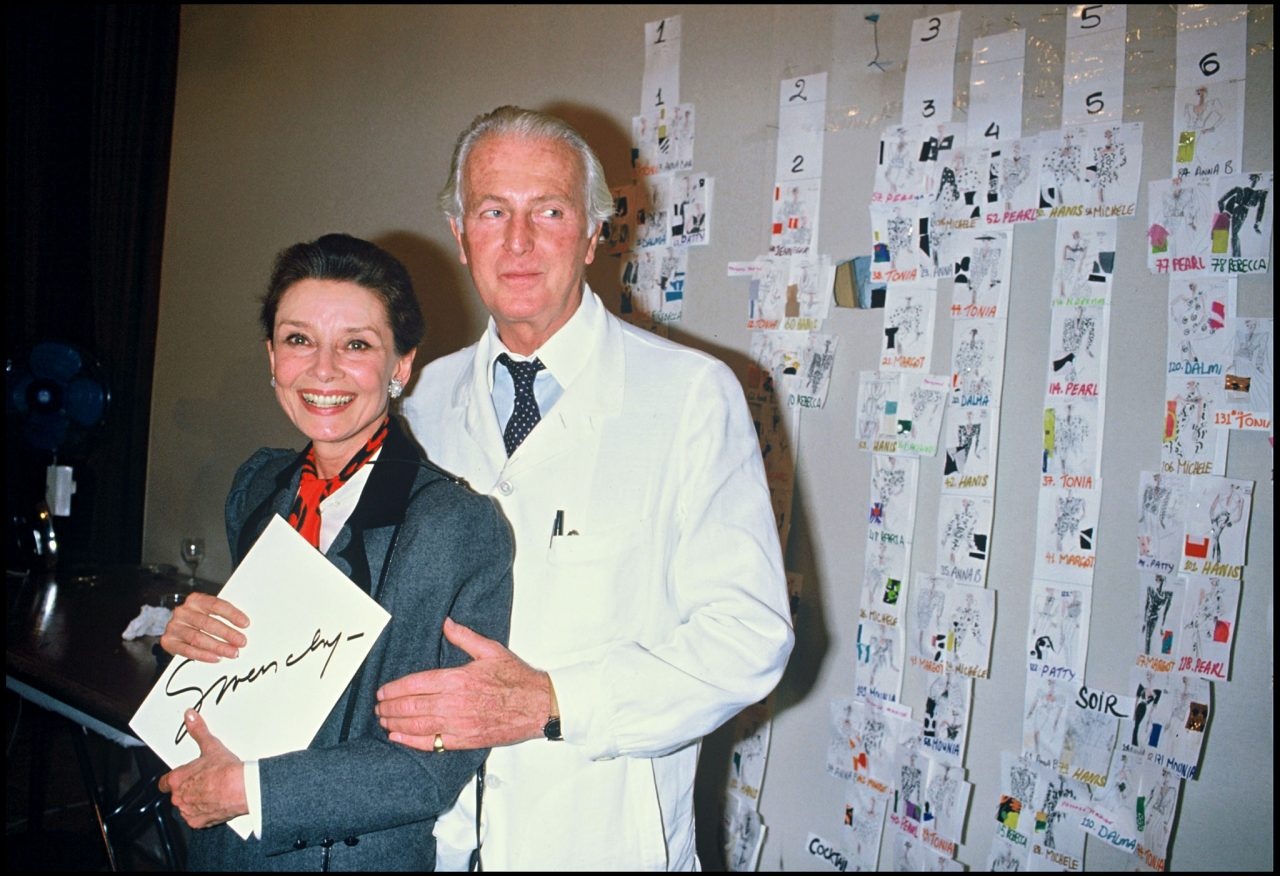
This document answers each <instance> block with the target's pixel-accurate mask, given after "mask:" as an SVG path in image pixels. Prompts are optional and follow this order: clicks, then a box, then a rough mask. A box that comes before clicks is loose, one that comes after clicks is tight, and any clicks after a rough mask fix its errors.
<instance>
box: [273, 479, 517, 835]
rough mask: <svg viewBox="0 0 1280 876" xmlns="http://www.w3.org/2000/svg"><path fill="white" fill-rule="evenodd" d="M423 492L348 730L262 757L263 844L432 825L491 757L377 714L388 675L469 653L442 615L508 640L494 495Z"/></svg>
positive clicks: (507, 558)
mask: <svg viewBox="0 0 1280 876" xmlns="http://www.w3.org/2000/svg"><path fill="white" fill-rule="evenodd" d="M424 492H425V493H426V494H427V497H426V498H423V497H422V496H418V497H417V498H415V499H414V500H413V501H412V502H411V506H410V511H409V514H408V515H407V517H406V522H405V524H404V528H403V531H402V532H401V533H400V536H399V539H398V541H397V547H396V554H395V557H394V558H393V560H392V563H393V566H392V568H391V569H390V571H389V580H388V583H387V584H386V585H385V587H386V591H384V592H385V593H386V598H385V599H384V598H382V597H381V595H380V601H382V602H383V604H384V605H386V606H387V607H388V610H390V611H391V612H392V622H391V624H389V625H388V628H387V630H386V631H385V632H384V636H387V635H388V634H389V638H388V640H387V643H386V651H385V654H384V656H383V658H382V660H381V662H380V664H379V666H378V668H377V670H376V671H375V672H372V673H371V672H368V671H367V669H368V666H366V672H365V673H364V674H363V675H362V678H361V681H360V689H359V690H357V691H352V692H351V693H352V695H354V696H356V697H357V700H356V704H355V708H354V713H353V715H354V717H353V722H352V730H351V733H350V736H349V737H348V739H347V740H346V741H345V742H340V743H337V744H333V745H329V746H320V747H312V748H309V749H307V750H305V751H298V752H293V753H290V754H285V755H281V756H279V757H272V758H267V759H265V760H263V761H261V762H260V770H261V778H262V812H263V837H262V841H263V843H264V844H265V851H266V853H267V854H275V853H279V852H285V851H289V850H290V849H293V848H295V847H297V845H296V844H297V843H298V841H299V840H302V841H305V842H306V843H308V844H313V843H322V842H323V841H325V840H326V839H328V840H337V841H342V840H344V839H346V838H347V837H352V836H355V837H358V836H360V835H362V834H366V833H370V832H373V831H378V830H385V829H387V828H392V827H397V826H400V825H405V824H409V823H413V822H428V823H427V824H425V825H424V826H423V827H422V828H421V829H423V830H426V831H428V832H430V830H431V828H430V824H429V822H430V821H431V820H433V819H434V818H435V817H436V816H437V815H438V814H440V813H441V812H443V811H445V810H446V809H448V808H449V807H450V806H452V805H453V803H454V801H455V800H456V799H457V796H458V793H459V791H460V790H461V789H462V788H463V786H464V785H466V783H467V782H468V781H469V780H470V778H471V777H472V776H473V775H474V774H475V772H476V770H477V769H478V768H479V766H480V764H481V763H483V761H484V759H485V757H486V756H487V755H488V749H479V750H474V751H447V752H443V753H441V754H435V753H434V752H430V751H426V752H423V751H417V750H415V749H412V748H408V747H406V746H403V745H398V744H395V743H392V742H390V741H389V740H388V738H387V735H386V732H385V731H384V730H383V729H382V727H381V726H380V725H379V724H378V720H377V717H376V716H375V715H374V713H373V708H374V705H375V704H376V696H375V695H376V691H377V688H378V687H379V686H380V685H382V684H384V683H386V682H387V681H390V680H392V679H395V678H399V677H401V676H403V675H406V674H408V673H411V672H418V671H421V670H424V669H436V668H440V667H443V666H455V665H459V664H462V663H465V662H466V661H468V660H469V659H470V658H469V657H468V656H467V655H466V654H465V653H464V652H462V651H461V650H459V649H456V648H454V647H453V646H452V645H450V644H449V643H448V642H447V641H446V640H445V639H444V637H443V633H442V631H441V625H442V623H443V619H444V617H445V616H446V615H447V616H450V617H452V618H454V619H455V620H457V621H458V622H460V623H463V624H466V625H467V626H469V627H472V628H473V629H476V630H477V631H478V632H480V633H481V634H483V635H486V636H489V637H491V638H494V639H497V640H499V641H502V642H505V641H506V640H507V634H508V629H509V624H510V615H511V563H512V557H513V550H514V549H513V540H512V537H511V534H510V530H509V528H508V526H507V523H506V521H505V519H504V518H503V517H502V516H501V513H500V512H499V510H498V507H497V505H496V503H494V502H493V500H491V499H489V498H488V497H484V496H478V495H475V494H473V493H470V492H469V491H466V490H465V489H464V488H462V487H459V486H457V485H455V484H451V483H447V482H437V483H436V484H432V485H430V486H428V487H427V488H426V490H425V491H424ZM433 494H435V495H433ZM441 496H443V497H445V498H446V501H444V502H441V501H440V497H441ZM393 589H394V591H395V592H394V593H392V592H390V591H392V590H393ZM388 603H390V604H388ZM372 656H373V655H371V659H372ZM344 703H345V699H344V700H340V701H339V705H338V707H337V709H336V710H335V711H337V710H340V709H342V708H343V705H344ZM330 720H333V716H332V715H331V716H330ZM334 738H336V734H335V735H334ZM313 745H314V744H313Z"/></svg>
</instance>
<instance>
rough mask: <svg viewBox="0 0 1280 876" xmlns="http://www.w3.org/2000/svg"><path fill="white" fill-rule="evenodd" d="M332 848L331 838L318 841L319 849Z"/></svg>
mask: <svg viewBox="0 0 1280 876" xmlns="http://www.w3.org/2000/svg"><path fill="white" fill-rule="evenodd" d="M332 847H333V839H332V837H325V838H324V839H322V840H320V848H322V849H329V848H332Z"/></svg>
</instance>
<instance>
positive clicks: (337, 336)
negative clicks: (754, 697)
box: [267, 279, 414, 477]
mask: <svg viewBox="0 0 1280 876" xmlns="http://www.w3.org/2000/svg"><path fill="white" fill-rule="evenodd" d="M413 354H414V351H413V350H410V351H409V352H408V353H406V354H405V355H403V356H401V355H398V354H397V353H396V350H395V339H394V336H393V334H392V331H391V324H390V322H389V320H388V319H387V310H386V306H385V305H384V304H383V303H382V300H381V299H380V298H379V297H378V296H377V295H376V294H374V293H373V292H370V291H369V290H368V289H366V288H364V287H363V286H360V285H357V284H356V283H351V282H347V281H339V280H314V279H306V280H299V281H298V282H297V283H294V284H293V285H292V286H290V287H289V289H288V290H287V291H286V292H285V293H284V295H283V296H282V297H281V299H280V304H279V307H278V309H277V311H276V321H275V328H274V331H273V332H272V335H271V340H269V341H267V357H268V359H269V360H270V362H271V373H272V375H273V376H274V377H275V381H276V399H277V400H278V401H279V402H280V407H282V408H284V412H285V413H286V414H288V415H289V419H290V420H292V421H293V424H294V425H295V426H297V427H298V430H299V431H301V432H302V434H304V435H306V436H307V437H308V438H310V439H311V441H312V442H313V443H314V446H315V452H316V468H317V470H318V472H319V474H320V476H321V477H333V476H335V475H336V474H337V473H338V472H339V471H340V470H341V468H342V466H343V465H344V464H345V463H346V462H347V460H348V459H350V458H351V457H352V456H353V455H354V454H355V452H356V451H357V450H358V449H359V448H360V447H361V446H363V444H364V442H365V441H367V440H368V439H369V438H371V437H372V436H373V434H374V432H375V431H377V427H378V425H379V424H380V423H381V422H382V417H383V415H384V414H385V413H386V412H387V404H388V400H387V385H388V383H389V382H390V381H391V378H392V377H397V378H399V379H400V381H401V382H402V383H407V382H408V381H409V375H410V372H411V369H412V366H413Z"/></svg>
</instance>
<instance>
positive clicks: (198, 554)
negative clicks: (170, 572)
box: [182, 535, 204, 587]
mask: <svg viewBox="0 0 1280 876" xmlns="http://www.w3.org/2000/svg"><path fill="white" fill-rule="evenodd" d="M203 559H204V539H203V538H201V537H199V536H194V535H188V536H184V537H183V539H182V562H184V563H186V564H187V566H189V567H190V568H191V580H190V582H188V583H190V584H191V586H192V587H194V586H195V584H196V567H197V566H199V565H200V561H201V560H203Z"/></svg>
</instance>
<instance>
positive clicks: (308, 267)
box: [258, 234, 423, 356]
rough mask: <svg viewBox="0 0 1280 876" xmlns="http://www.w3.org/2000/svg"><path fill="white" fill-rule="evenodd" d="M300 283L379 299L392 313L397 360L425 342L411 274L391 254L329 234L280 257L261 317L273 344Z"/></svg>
mask: <svg viewBox="0 0 1280 876" xmlns="http://www.w3.org/2000/svg"><path fill="white" fill-rule="evenodd" d="M300 280H340V281H345V282H349V283H355V284H356V285H357V286H362V287H364V288H365V289H368V290H369V291H370V292H372V293H373V294H374V295H377V296H378V298H379V299H380V300H381V301H382V305H383V307H385V308H386V310H387V321H388V322H390V323H391V332H392V334H393V335H394V337H395V343H396V355H398V356H403V355H404V354H405V353H408V352H409V351H410V350H412V349H413V348H414V347H416V346H418V344H419V343H421V342H422V332H423V321H422V309H421V308H420V307H418V299H417V296H415V295H414V294H413V281H412V280H410V279H409V272H408V271H406V270H405V269H404V265H402V264H400V260H399V259H397V258H396V257H395V256H393V255H392V254H391V253H389V252H387V251H386V250H384V249H382V248H381V247H379V246H377V245H376V244H372V243H370V242H369V241H367V240H361V239H360V238H358V237H352V236H351V235H349V234H326V235H325V236H324V237H319V238H316V239H315V240H313V241H311V242H310V243H295V244H294V245H293V246H291V247H288V248H287V249H283V250H281V251H280V254H279V255H277V256H276V262H275V267H274V268H273V269H272V271H271V282H270V283H269V284H268V285H267V294H266V295H264V296H263V298H262V310H261V311H260V312H259V314H258V319H259V321H260V322H261V323H262V331H263V333H264V334H265V335H266V338H267V340H268V341H269V340H271V338H272V337H273V335H274V334H275V328H276V310H277V309H278V308H279V307H280V299H281V298H283V297H284V293H286V292H288V291H289V288H290V287H291V286H293V284H294V283H297V282H299V281H300Z"/></svg>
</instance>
